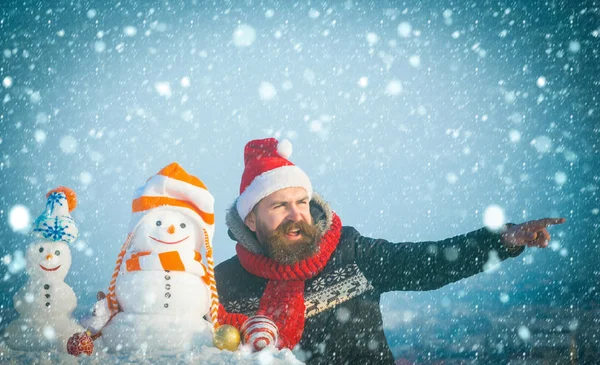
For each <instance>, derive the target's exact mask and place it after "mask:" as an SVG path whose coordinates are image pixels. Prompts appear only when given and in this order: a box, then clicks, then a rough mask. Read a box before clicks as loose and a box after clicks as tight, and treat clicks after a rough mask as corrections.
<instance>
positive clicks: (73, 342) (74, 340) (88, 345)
mask: <svg viewBox="0 0 600 365" xmlns="http://www.w3.org/2000/svg"><path fill="white" fill-rule="evenodd" d="M67 352H68V353H69V354H71V355H74V356H79V354H81V353H86V354H87V355H88V356H90V355H91V354H92V352H94V341H93V340H92V338H91V337H90V335H89V334H88V333H87V332H81V333H75V334H74V335H73V336H71V338H69V341H68V342H67Z"/></svg>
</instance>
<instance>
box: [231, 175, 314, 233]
mask: <svg viewBox="0 0 600 365" xmlns="http://www.w3.org/2000/svg"><path fill="white" fill-rule="evenodd" d="M295 187H298V188H304V190H306V192H307V193H308V198H309V199H310V198H311V197H312V184H311V183H310V179H309V178H308V175H306V173H305V172H304V171H302V169H300V168H299V167H297V166H281V167H278V168H276V169H273V170H269V171H266V172H263V173H262V174H260V175H258V176H257V177H255V178H254V180H252V183H250V185H248V187H247V188H246V190H244V192H243V193H242V194H241V195H240V196H239V198H238V199H237V201H236V204H235V206H236V209H237V211H238V213H239V215H240V217H241V218H242V221H243V220H245V219H246V216H247V215H248V213H250V211H251V210H252V208H254V206H255V205H256V204H257V203H258V202H259V201H261V200H262V199H263V198H265V197H267V196H269V195H270V194H272V193H274V192H276V191H277V190H281V189H286V188H295Z"/></svg>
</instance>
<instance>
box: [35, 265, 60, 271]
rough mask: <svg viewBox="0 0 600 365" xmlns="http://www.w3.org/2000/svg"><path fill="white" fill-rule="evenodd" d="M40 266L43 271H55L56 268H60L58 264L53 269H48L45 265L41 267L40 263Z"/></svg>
mask: <svg viewBox="0 0 600 365" xmlns="http://www.w3.org/2000/svg"><path fill="white" fill-rule="evenodd" d="M40 267H41V268H42V270H44V271H56V270H58V269H59V268H60V265H58V266H57V267H55V268H54V269H48V268H45V267H43V266H42V265H40Z"/></svg>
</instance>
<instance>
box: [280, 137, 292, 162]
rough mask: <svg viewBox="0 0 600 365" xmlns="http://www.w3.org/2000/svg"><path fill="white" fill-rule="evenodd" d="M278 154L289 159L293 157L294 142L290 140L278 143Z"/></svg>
mask: <svg viewBox="0 0 600 365" xmlns="http://www.w3.org/2000/svg"><path fill="white" fill-rule="evenodd" d="M277 153H278V154H279V156H281V157H283V158H285V159H288V158H290V156H291V155H292V142H290V141H289V140H288V139H282V140H281V141H279V143H277Z"/></svg>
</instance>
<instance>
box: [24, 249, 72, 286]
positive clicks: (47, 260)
mask: <svg viewBox="0 0 600 365" xmlns="http://www.w3.org/2000/svg"><path fill="white" fill-rule="evenodd" d="M70 267H71V250H70V249H69V246H67V244H66V243H64V242H61V241H58V242H53V241H38V242H35V243H33V244H31V245H30V246H29V247H28V248H27V273H28V274H29V276H31V277H36V278H44V279H46V280H57V281H62V280H64V278H65V276H67V273H68V272H69V268H70Z"/></svg>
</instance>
